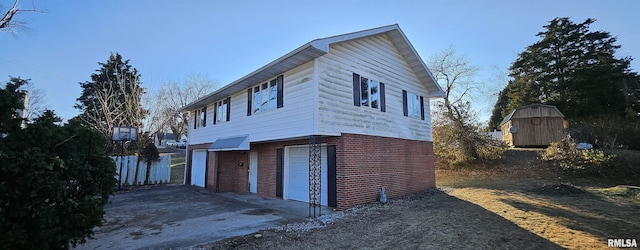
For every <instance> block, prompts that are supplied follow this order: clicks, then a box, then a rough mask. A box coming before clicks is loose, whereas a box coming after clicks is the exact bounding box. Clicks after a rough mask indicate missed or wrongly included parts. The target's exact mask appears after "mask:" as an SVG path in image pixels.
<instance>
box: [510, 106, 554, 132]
mask: <svg viewBox="0 0 640 250" xmlns="http://www.w3.org/2000/svg"><path fill="white" fill-rule="evenodd" d="M533 106H538V107H548V108H553V109H555V110H556V111H558V114H560V116H562V117H564V115H563V114H562V112H560V110H558V108H557V107H556V106H553V105H546V104H539V103H534V104H529V105H526V106H521V107H517V108H515V109H514V110H513V111H511V113H509V114H508V115H507V116H505V117H504V119H502V122H501V123H500V126H501V127H502V125H504V124H505V123H507V122H508V121H509V120H511V118H513V115H514V114H515V113H516V111H518V110H521V109H526V108H529V107H533Z"/></svg>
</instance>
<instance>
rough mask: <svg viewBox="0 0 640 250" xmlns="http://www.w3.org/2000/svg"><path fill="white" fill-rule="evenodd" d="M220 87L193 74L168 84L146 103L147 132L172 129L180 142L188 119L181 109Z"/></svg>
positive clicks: (203, 77) (205, 78) (204, 77)
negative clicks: (147, 115) (147, 112)
mask: <svg viewBox="0 0 640 250" xmlns="http://www.w3.org/2000/svg"><path fill="white" fill-rule="evenodd" d="M217 87H218V83H217V82H215V81H212V80H211V79H209V78H208V77H206V76H202V75H198V74H191V75H189V76H187V78H186V79H185V80H184V81H182V82H173V81H171V82H166V83H164V84H163V85H162V86H160V88H159V89H158V90H157V92H156V93H155V94H154V95H152V96H151V97H149V99H147V101H146V102H145V103H146V105H145V106H147V107H148V108H149V110H150V115H149V117H148V118H147V121H146V123H145V125H146V126H145V128H146V129H145V130H146V131H150V132H152V133H156V132H159V131H164V130H165V129H170V130H171V131H172V132H173V134H174V135H175V137H176V140H179V139H180V137H181V136H182V135H184V134H185V133H186V132H187V121H188V117H187V114H186V113H182V112H179V110H180V108H182V107H184V106H186V105H187V104H189V103H191V102H193V101H195V100H197V99H198V98H201V97H203V96H205V95H207V94H209V93H211V92H212V91H214V90H215V89H216V88H217Z"/></svg>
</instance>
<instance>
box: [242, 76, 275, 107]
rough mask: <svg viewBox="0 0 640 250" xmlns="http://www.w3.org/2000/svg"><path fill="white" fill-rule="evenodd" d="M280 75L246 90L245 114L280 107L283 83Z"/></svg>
mask: <svg viewBox="0 0 640 250" xmlns="http://www.w3.org/2000/svg"><path fill="white" fill-rule="evenodd" d="M283 80H284V77H283V76H282V75H280V76H278V77H276V78H274V79H271V80H270V81H267V82H264V83H261V84H258V85H256V86H255V87H253V88H250V89H248V90H247V99H248V101H247V116H250V115H252V114H257V113H260V112H265V111H269V110H274V109H279V108H282V107H283V106H284V105H283V87H284V83H283Z"/></svg>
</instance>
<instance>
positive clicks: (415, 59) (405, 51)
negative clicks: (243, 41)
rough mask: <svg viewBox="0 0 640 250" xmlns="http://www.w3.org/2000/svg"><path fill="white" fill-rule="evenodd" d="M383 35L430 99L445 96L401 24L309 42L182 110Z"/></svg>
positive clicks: (238, 90) (217, 98) (200, 104)
mask: <svg viewBox="0 0 640 250" xmlns="http://www.w3.org/2000/svg"><path fill="white" fill-rule="evenodd" d="M379 34H386V35H387V36H388V37H389V39H391V42H392V43H393V44H394V45H395V46H396V48H397V49H398V51H399V52H400V54H401V55H402V56H403V57H404V59H405V60H406V61H407V63H408V64H409V66H410V67H411V69H412V70H413V72H414V73H415V74H416V76H417V77H418V79H419V80H420V81H421V82H422V84H424V85H425V87H426V88H427V91H429V97H432V98H434V97H443V96H444V92H443V91H442V88H441V87H440V85H438V83H437V82H436V80H435V78H434V77H433V75H432V74H431V71H429V69H428V68H427V66H426V65H425V63H424V62H423V61H422V59H421V58H420V55H418V53H417V52H416V50H415V49H414V48H413V46H412V45H411V43H410V42H409V40H408V39H407V37H406V36H405V35H404V33H403V32H402V30H400V26H399V25H398V24H393V25H388V26H383V27H378V28H373V29H368V30H363V31H358V32H353V33H348V34H343V35H338V36H332V37H326V38H320V39H316V40H313V41H311V42H308V43H306V44H304V45H302V46H300V47H298V48H297V49H295V50H293V51H291V52H289V53H287V54H285V55H283V56H281V57H280V58H278V59H276V60H274V61H272V62H270V63H269V64H267V65H265V66H262V67H261V68H259V69H257V70H255V71H253V72H251V73H249V74H248V75H246V76H244V77H242V78H240V79H238V80H236V81H234V82H232V83H229V84H227V85H225V86H223V87H222V88H220V89H218V90H216V91H214V92H212V93H211V94H208V95H206V96H204V97H202V98H200V99H198V100H196V101H194V102H192V103H190V104H187V105H186V106H184V107H182V108H181V109H180V110H181V111H189V110H193V109H197V108H200V107H203V106H205V105H207V104H209V103H212V102H214V101H217V100H220V99H222V98H225V97H227V96H229V95H231V94H234V93H236V92H240V91H242V90H245V89H247V88H249V87H251V86H253V85H256V84H258V83H260V82H263V81H267V80H269V78H272V77H274V76H276V75H279V74H282V73H284V72H286V71H288V70H291V69H293V68H295V67H298V66H300V65H302V64H304V63H306V62H309V61H311V60H313V59H315V58H318V57H320V56H322V55H325V54H327V53H328V52H329V46H330V45H332V44H337V43H342V42H347V41H352V40H356V39H361V38H365V37H369V36H375V35H379Z"/></svg>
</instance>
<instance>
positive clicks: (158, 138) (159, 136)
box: [153, 132, 176, 147]
mask: <svg viewBox="0 0 640 250" xmlns="http://www.w3.org/2000/svg"><path fill="white" fill-rule="evenodd" d="M153 141H154V142H155V144H156V147H157V146H166V145H167V142H174V143H175V142H176V136H175V135H174V134H172V133H162V132H158V133H156V134H155V135H154V136H153Z"/></svg>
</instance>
